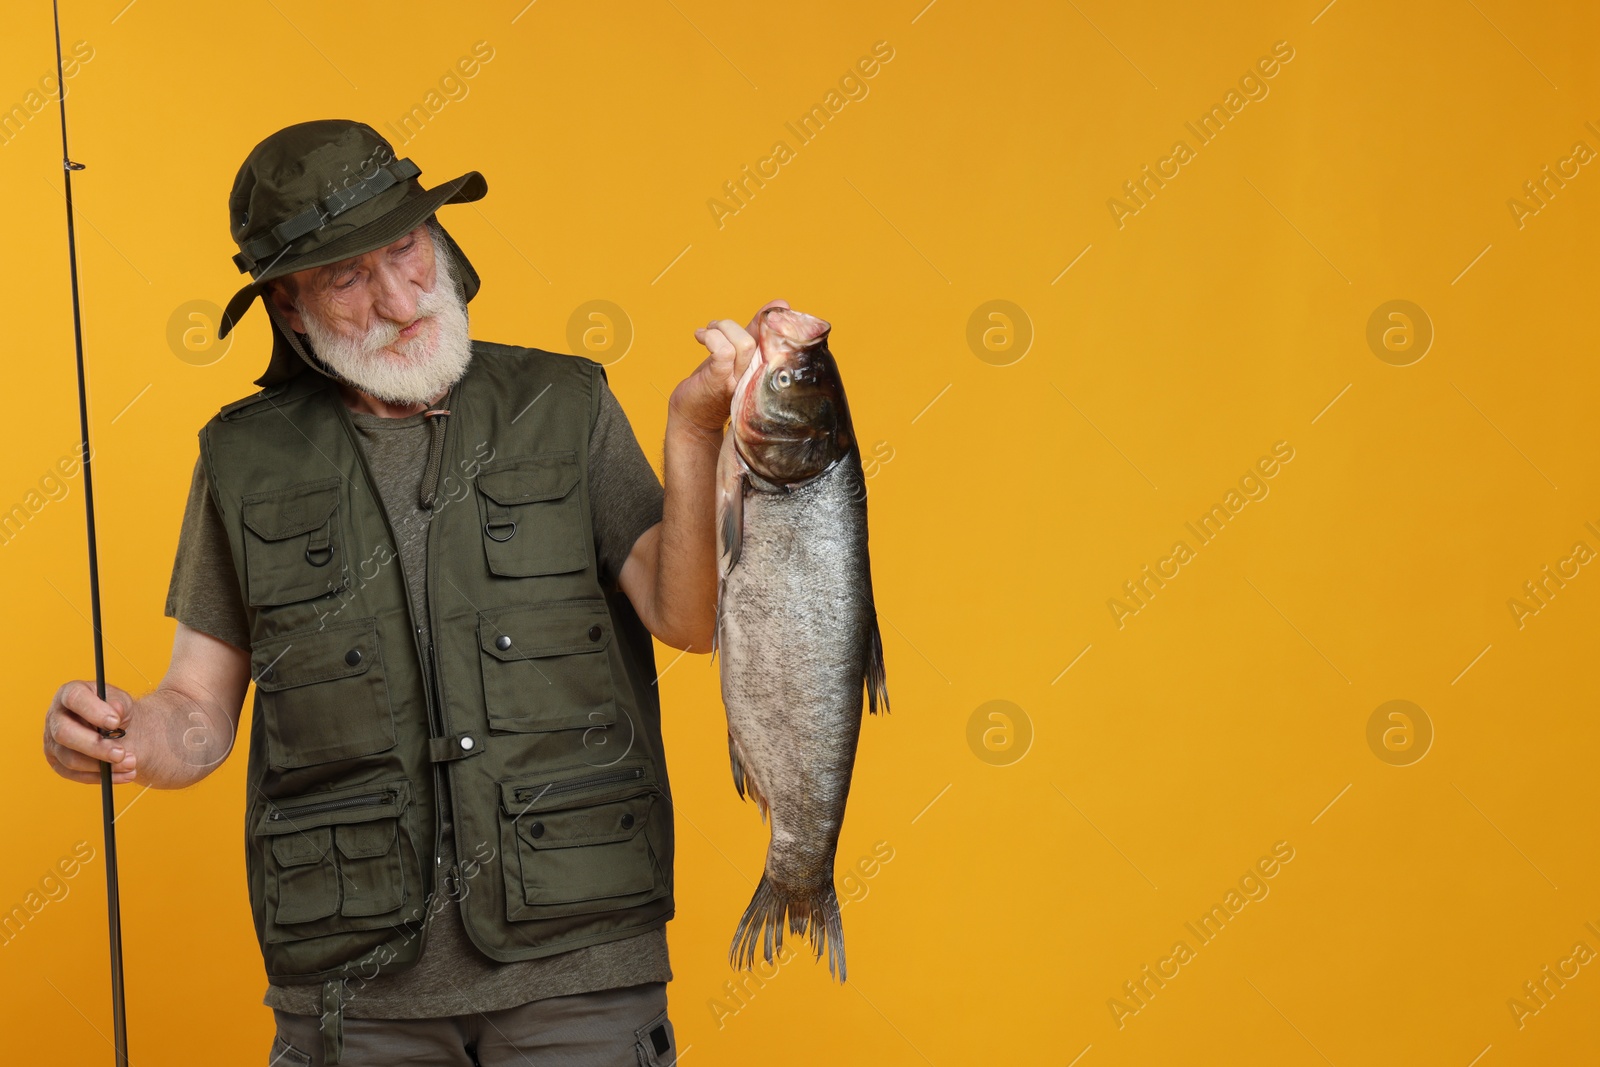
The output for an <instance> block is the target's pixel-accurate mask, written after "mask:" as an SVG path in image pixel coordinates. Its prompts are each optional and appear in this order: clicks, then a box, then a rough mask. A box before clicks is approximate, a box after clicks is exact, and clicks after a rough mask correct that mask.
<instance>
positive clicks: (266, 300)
mask: <svg viewBox="0 0 1600 1067" xmlns="http://www.w3.org/2000/svg"><path fill="white" fill-rule="evenodd" d="M261 303H262V304H263V305H265V307H266V309H267V317H268V318H270V319H271V320H272V325H273V327H274V328H275V329H276V330H277V332H278V333H279V334H281V335H282V337H283V339H284V340H285V341H287V342H288V343H289V347H290V348H293V349H294V350H295V352H296V353H298V354H299V356H300V359H301V360H302V361H303V362H304V363H305V365H306V366H308V367H310V368H311V369H312V370H314V371H316V372H317V373H318V374H320V375H322V376H323V377H324V378H331V379H333V380H334V381H336V382H338V381H343V379H342V378H339V377H338V376H337V375H335V374H334V373H333V372H332V371H330V370H329V369H328V368H327V367H325V366H323V365H322V363H321V362H320V361H318V360H317V359H316V358H315V357H314V356H312V355H311V353H310V352H308V351H307V350H306V347H305V346H304V345H302V344H301V343H300V335H299V334H298V333H296V332H295V330H294V327H292V326H290V325H289V323H288V322H287V321H286V320H285V319H284V317H283V313H282V312H280V311H279V310H278V307H277V304H276V303H275V302H274V301H273V299H272V293H271V292H270V291H264V292H263V293H262V294H261Z"/></svg>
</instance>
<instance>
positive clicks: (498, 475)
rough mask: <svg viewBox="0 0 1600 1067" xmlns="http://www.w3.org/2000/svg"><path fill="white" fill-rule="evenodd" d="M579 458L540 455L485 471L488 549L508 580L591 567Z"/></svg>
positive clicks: (481, 476) (481, 478)
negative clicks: (585, 533)
mask: <svg viewBox="0 0 1600 1067" xmlns="http://www.w3.org/2000/svg"><path fill="white" fill-rule="evenodd" d="M578 475H579V471H578V454H577V453H576V452H572V451H565V452H540V453H537V454H535V455H531V456H523V457H520V458H517V459H513V460H510V461H508V462H506V463H503V464H498V465H496V466H494V467H491V468H487V469H484V470H481V471H479V473H478V478H477V485H478V504H479V515H480V517H481V518H482V520H483V551H484V555H485V556H486V557H487V559H488V564H489V570H490V572H491V573H494V574H498V575H500V576H502V577H506V578H531V577H534V576H536V575H541V574H567V573H570V572H572V571H579V570H582V569H583V568H584V567H586V566H588V564H589V550H588V546H587V545H586V544H585V537H584V524H583V514H582V512H581V510H580V509H581V507H582V505H583V499H582V496H581V494H579V493H577V492H575V487H576V486H577V484H578Z"/></svg>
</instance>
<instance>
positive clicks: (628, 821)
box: [622, 811, 633, 830]
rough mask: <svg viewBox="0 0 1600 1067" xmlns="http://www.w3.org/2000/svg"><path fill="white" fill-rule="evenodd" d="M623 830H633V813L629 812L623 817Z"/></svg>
mask: <svg viewBox="0 0 1600 1067" xmlns="http://www.w3.org/2000/svg"><path fill="white" fill-rule="evenodd" d="M622 828H623V829H624V830H631V829H633V813H632V812H631V811H630V812H628V813H627V814H625V815H623V817H622Z"/></svg>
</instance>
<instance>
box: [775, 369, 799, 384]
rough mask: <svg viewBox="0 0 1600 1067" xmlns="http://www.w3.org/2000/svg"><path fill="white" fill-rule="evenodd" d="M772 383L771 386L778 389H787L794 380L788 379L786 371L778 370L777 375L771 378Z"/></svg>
mask: <svg viewBox="0 0 1600 1067" xmlns="http://www.w3.org/2000/svg"><path fill="white" fill-rule="evenodd" d="M772 381H773V384H775V385H776V386H777V387H778V388H779V389H787V388H789V385H790V383H791V382H793V381H794V379H793V378H792V377H790V375H789V372H788V371H787V370H780V371H779V372H778V373H777V374H774V375H773V376H772Z"/></svg>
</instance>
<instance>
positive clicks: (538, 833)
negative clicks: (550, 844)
mask: <svg viewBox="0 0 1600 1067" xmlns="http://www.w3.org/2000/svg"><path fill="white" fill-rule="evenodd" d="M528 834H529V836H531V837H543V836H544V823H542V822H536V823H534V824H533V825H532V826H530V827H528Z"/></svg>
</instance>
